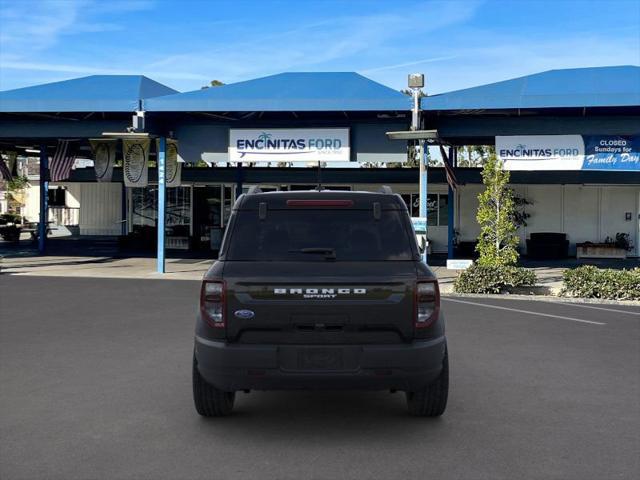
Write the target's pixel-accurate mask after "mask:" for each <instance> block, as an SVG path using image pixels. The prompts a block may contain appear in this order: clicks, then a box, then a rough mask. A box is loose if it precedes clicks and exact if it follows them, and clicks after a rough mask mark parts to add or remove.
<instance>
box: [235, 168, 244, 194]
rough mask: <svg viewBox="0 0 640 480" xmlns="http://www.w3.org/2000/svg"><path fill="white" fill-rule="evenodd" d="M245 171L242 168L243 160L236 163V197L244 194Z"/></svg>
mask: <svg viewBox="0 0 640 480" xmlns="http://www.w3.org/2000/svg"><path fill="white" fill-rule="evenodd" d="M243 174H244V172H243V170H242V162H238V164H237V165H236V199H237V198H238V197H239V196H240V195H242V181H243V176H244V175H243Z"/></svg>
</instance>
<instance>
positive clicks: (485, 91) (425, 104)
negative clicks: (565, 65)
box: [422, 65, 640, 111]
mask: <svg viewBox="0 0 640 480" xmlns="http://www.w3.org/2000/svg"><path fill="white" fill-rule="evenodd" d="M626 106H640V67H638V66H633V65H627V66H616V67H593V68H572V69H565V70H550V71H547V72H542V73H537V74H535V75H528V76H526V77H520V78H514V79H511V80H505V81H503V82H497V83H490V84H488V85H481V86H478V87H473V88H466V89H464V90H456V91H453V92H448V93H442V94H440V95H433V96H430V97H424V98H423V99H422V108H423V109H424V110H427V111H438V110H503V109H525V108H527V109H544V108H583V107H626Z"/></svg>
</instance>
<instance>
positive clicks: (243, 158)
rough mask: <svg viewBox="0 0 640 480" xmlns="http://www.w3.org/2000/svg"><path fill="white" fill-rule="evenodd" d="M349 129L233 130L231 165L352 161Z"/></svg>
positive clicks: (230, 145)
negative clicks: (233, 163) (244, 163)
mask: <svg viewBox="0 0 640 480" xmlns="http://www.w3.org/2000/svg"><path fill="white" fill-rule="evenodd" d="M350 157H351V152H350V147H349V129H348V128H274V129H244V128H243V129H230V130H229V161H230V162H316V161H318V162H348V161H350V160H351V158H350Z"/></svg>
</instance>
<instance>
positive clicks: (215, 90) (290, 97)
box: [144, 72, 411, 112]
mask: <svg viewBox="0 0 640 480" xmlns="http://www.w3.org/2000/svg"><path fill="white" fill-rule="evenodd" d="M144 105H145V110H148V111H150V112H153V111H155V112H255V111H258V112H262V111H285V112H291V111H295V112H303V111H315V112H318V111H385V110H410V109H411V100H410V97H408V96H406V95H404V94H402V93H400V92H399V91H397V90H394V89H392V88H389V87H387V86H385V85H382V84H380V83H377V82H374V81H373V80H370V79H368V78H366V77H363V76H362V75H359V74H357V73H354V72H303V73H280V74H278V75H271V76H268V77H263V78H257V79H254V80H247V81H244V82H238V83H232V84H229V85H224V86H221V87H211V88H207V89H204V90H196V91H193V92H186V93H179V94H176V95H168V96H164V97H158V98H153V99H150V100H147V101H145V102H144Z"/></svg>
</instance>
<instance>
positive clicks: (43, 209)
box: [38, 143, 49, 255]
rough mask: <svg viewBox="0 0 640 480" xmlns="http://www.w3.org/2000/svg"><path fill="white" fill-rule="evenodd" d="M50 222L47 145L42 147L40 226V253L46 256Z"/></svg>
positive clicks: (44, 144)
mask: <svg viewBox="0 0 640 480" xmlns="http://www.w3.org/2000/svg"><path fill="white" fill-rule="evenodd" d="M48 222H49V157H48V156H47V145H46V143H43V144H42V145H40V223H39V224H38V252H39V253H40V255H44V253H45V251H46V249H47V226H48Z"/></svg>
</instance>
